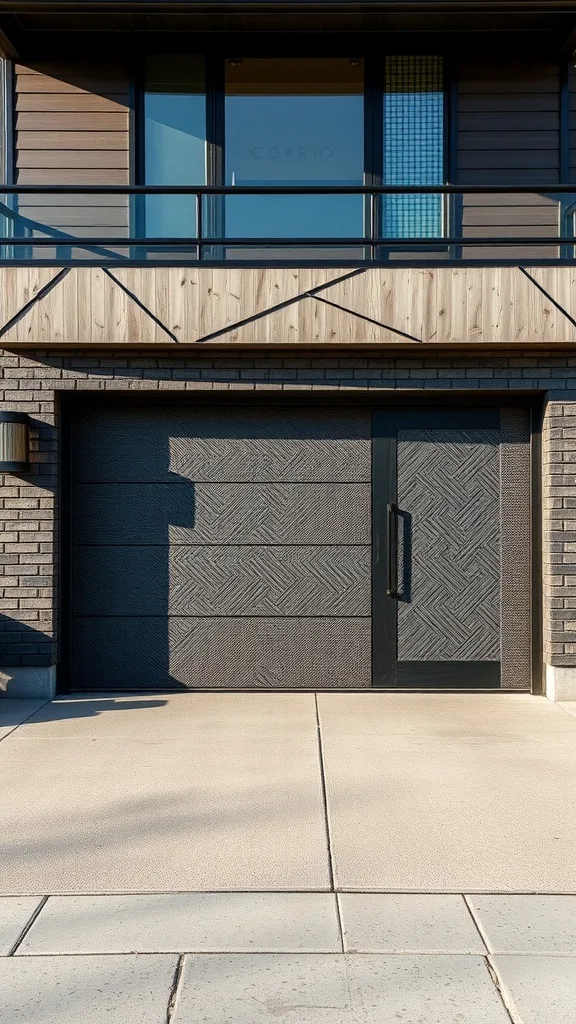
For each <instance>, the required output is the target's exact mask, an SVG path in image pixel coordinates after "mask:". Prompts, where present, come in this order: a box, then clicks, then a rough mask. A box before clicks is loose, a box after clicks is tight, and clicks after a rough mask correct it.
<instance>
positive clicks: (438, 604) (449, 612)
mask: <svg viewBox="0 0 576 1024" xmlns="http://www.w3.org/2000/svg"><path fill="white" fill-rule="evenodd" d="M398 503H399V506H400V508H401V509H402V511H403V512H404V513H405V514H407V517H408V518H407V519H405V520H404V524H405V528H406V530H407V531H408V536H407V537H406V538H405V543H407V544H408V545H409V547H410V549H411V551H410V558H409V559H408V558H406V559H405V560H404V564H405V566H406V568H405V570H404V572H405V573H406V570H407V571H408V574H409V576H410V578H409V579H408V580H406V579H404V581H403V585H404V588H405V590H406V591H408V594H407V595H406V596H407V597H409V599H407V600H402V601H400V602H399V603H398V655H399V659H400V660H403V661H442V660H448V661H453V660H458V661H490V660H495V661H497V660H498V659H499V657H500V466H499V431H497V430H488V429H484V430H463V429H451V430H423V429H418V430H402V431H399V434H398ZM407 563H409V564H407Z"/></svg>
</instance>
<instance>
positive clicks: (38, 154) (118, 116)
mask: <svg viewBox="0 0 576 1024" xmlns="http://www.w3.org/2000/svg"><path fill="white" fill-rule="evenodd" d="M14 94H15V107H16V109H15V128H16V168H15V171H16V179H15V180H16V184H18V183H21V184H37V185H44V184H45V185H116V184H119V185H127V184H129V181H130V167H129V165H130V135H129V132H130V82H129V75H128V71H127V69H126V68H123V67H122V66H119V65H114V64H110V63H106V61H105V60H103V61H98V62H97V61H82V63H81V64H73V63H70V62H68V63H64V62H62V63H61V64H58V65H54V64H48V63H45V64H44V63H43V64H33V65H22V64H18V65H17V66H16V69H15V90H14ZM128 208H129V207H128V199H127V198H126V197H125V196H120V197H116V196H112V197H101V196H85V197H82V196H66V195H62V196H57V197H56V196H47V197H36V196H23V197H22V198H21V199H20V201H19V203H18V212H19V213H20V214H21V215H22V216H23V217H26V218H29V219H30V220H32V221H34V222H37V223H40V224H47V225H49V226H50V227H52V228H56V229H57V230H58V231H62V232H64V233H71V234H76V235H83V236H90V235H103V236H104V235H106V234H113V235H116V236H118V237H124V236H127V235H128V233H129V217H128ZM34 255H38V256H44V257H46V258H50V257H51V256H53V255H54V251H53V250H52V249H51V248H48V249H42V250H40V249H39V248H36V250H35V251H34ZM73 255H75V256H80V257H81V256H82V255H89V254H84V253H82V251H74V252H73Z"/></svg>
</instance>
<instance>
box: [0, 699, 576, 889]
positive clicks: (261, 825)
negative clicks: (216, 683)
mask: <svg viewBox="0 0 576 1024" xmlns="http://www.w3.org/2000/svg"><path fill="white" fill-rule="evenodd" d="M215 698H218V699H215ZM147 701H148V699H146V700H145V701H144V704H146V703H147ZM172 701H174V702H175V703H174V707H175V708H176V710H174V709H171V707H170V706H171V703H172ZM130 703H131V705H132V704H137V703H138V702H137V699H136V698H130ZM56 704H59V702H56ZM56 704H55V705H53V706H52V708H53V710H52V711H51V712H50V714H52V715H56V714H61V715H62V718H60V719H56V720H55V721H54V722H50V723H47V728H49V729H51V730H52V732H51V734H50V735H45V736H41V735H39V734H38V733H36V731H35V730H36V728H37V726H36V725H34V724H33V723H31V724H29V725H26V726H25V727H23V728H22V729H18V730H17V731H16V732H15V733H13V734H12V735H10V736H8V737H7V738H6V739H5V740H4V741H3V742H2V743H0V778H2V789H1V793H0V834H1V835H2V839H3V844H4V850H3V861H2V872H1V874H0V892H2V893H4V894H7V895H8V894H11V895H19V894H27V895H30V894H35V893H40V894H42V893H50V894H55V895H58V894H65V893H69V894H79V893H86V894H89V893H94V894H98V893H115V892H181V891H216V890H218V891H222V890H272V891H298V890H322V889H329V888H330V876H329V864H328V852H327V843H326V829H325V819H324V805H323V795H322V782H321V774H320V770H319V754H318V737H317V727H316V715H315V704H314V696H313V694H261V693H253V694H214V695H212V694H194V695H188V694H184V695H182V696H174V697H170V696H169V697H166V698H164V704H163V705H161V706H159V707H156V708H154V709H150V708H145V709H144V710H143V712H142V713H143V714H146V713H147V712H150V714H151V715H153V719H151V721H150V723H149V725H148V726H147V727H146V728H144V727H143V726H142V727H140V728H138V722H140V721H141V719H140V718H139V717H138V715H139V713H140V712H139V711H137V710H136V709H135V708H132V707H130V708H129V709H128V710H127V712H126V714H127V715H133V717H134V722H133V724H132V723H131V724H130V727H129V728H128V726H124V731H122V730H120V731H119V732H118V734H117V735H114V736H112V735H110V734H109V732H107V730H109V729H110V718H111V717H112V715H110V716H107V715H98V716H88V718H89V721H86V718H87V716H83V718H79V717H78V715H76V717H75V718H74V727H75V728H79V722H82V728H83V729H85V730H86V731H85V732H84V733H83V734H82V735H69V734H68V735H67V734H66V732H65V730H66V728H68V725H69V722H70V721H71V718H70V717H66V714H67V712H66V710H65V709H63V710H62V711H59V710H58V709H57V708H56ZM187 708H190V711H188V710H187ZM193 708H195V709H196V710H195V712H194V711H193V710H192V709H193ZM180 710H182V712H183V714H182V718H181V719H180V718H179V713H180ZM74 713H75V712H74V709H72V712H71V714H72V716H74ZM113 714H114V716H115V715H116V714H117V715H118V717H119V718H120V717H121V716H122V715H123V714H124V712H123V711H118V712H117V713H116V712H114V713H113ZM163 716H165V717H166V718H169V719H170V721H171V724H170V726H169V727H168V726H167V727H164V726H163V725H162V720H163ZM565 717H566V718H568V716H565ZM154 721H155V722H157V726H156V731H155V729H154V725H153V722H154ZM61 728H62V730H63V731H62V732H60V731H59V730H60V729H61Z"/></svg>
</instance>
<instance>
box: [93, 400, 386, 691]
mask: <svg viewBox="0 0 576 1024" xmlns="http://www.w3.org/2000/svg"><path fill="white" fill-rule="evenodd" d="M370 449H371V427H370V415H369V413H368V412H367V411H365V410H360V411H355V410H342V411H333V410H329V409H311V408H306V407H303V408H300V409H294V408H290V409H288V408H266V409H256V408H254V407H244V408H234V409H225V408H222V409H220V408H215V407H203V408H199V407H195V408H190V407H185V406H181V407H178V406H177V407H171V408H165V407H160V406H151V407H147V408H140V409H120V408H108V409H106V408H99V409H98V408H92V409H90V408H88V409H87V410H86V412H85V414H84V416H83V417H82V419H81V421H80V423H79V424H78V425H77V426H76V427H75V434H74V453H75V454H74V476H75V496H74V509H73V512H74V516H73V518H74V553H73V579H74V607H73V612H74V620H73V622H74V624H73V662H74V666H75V668H74V673H75V685H76V686H83V687H84V688H86V687H90V686H96V685H100V686H102V685H105V686H108V687H111V686H114V685H115V686H120V687H126V686H128V687H141V686H148V687H154V688H158V687H162V686H168V685H174V684H182V685H185V686H300V687H302V686H306V687H308V686H344V687H346V686H364V685H369V682H370V598H371V587H370V561H371V549H370V541H371V495H370V478H371V466H370ZM96 669H97V670H96ZM98 678H99V682H97V679H98Z"/></svg>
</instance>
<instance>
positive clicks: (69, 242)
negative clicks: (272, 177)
mask: <svg viewBox="0 0 576 1024" xmlns="http://www.w3.org/2000/svg"><path fill="white" fill-rule="evenodd" d="M575 214H576V184H574V185H554V186H550V185H542V186H539V185H531V186H529V187H526V186H522V185H477V186H476V185H475V186H458V185H426V186H425V185H411V186H408V185H362V186H353V185H314V186H313V185H305V186H302V185H271V186H262V185H234V186H225V185H222V186H219V185H190V186H185V185H182V186H180V185H178V186H176V185H172V186H166V185H130V186H126V185H69V186H68V185H50V186H45V185H13V186H6V185H5V186H1V187H0V219H1V221H2V223H1V224H0V265H4V266H6V265H9V266H14V265H20V266H22V265H24V266H29V265H31V264H35V265H42V266H69V265H74V266H76V265H82V266H102V265H105V266H125V265H127V264H128V265H143V266H151V265H166V264H170V265H177V266H189V265H198V264H202V265H203V266H204V265H216V266H221V265H222V264H223V263H226V264H227V265H228V264H234V265H250V266H258V265H264V266H270V265H279V266H287V265H290V264H293V265H298V266H302V265H314V266H315V265H330V264H333V265H336V264H337V265H338V266H347V265H352V266H359V265H385V264H393V265H399V264H404V265H410V266H413V265H415V264H419V263H427V264H430V263H433V264H441V265H444V264H446V263H458V264H460V263H466V264H468V265H469V264H481V265H484V264H493V265H509V264H517V263H522V264H539V263H542V262H546V263H550V262H552V263H571V262H573V261H574V259H575V258H576V233H575V224H574V219H575ZM238 225H240V227H241V228H242V230H241V231H240V232H238ZM292 225H296V227H300V228H301V230H300V231H299V232H298V233H297V234H294V235H292V234H290V233H289V232H290V228H291V227H292ZM302 227H303V228H304V230H302Z"/></svg>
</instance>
